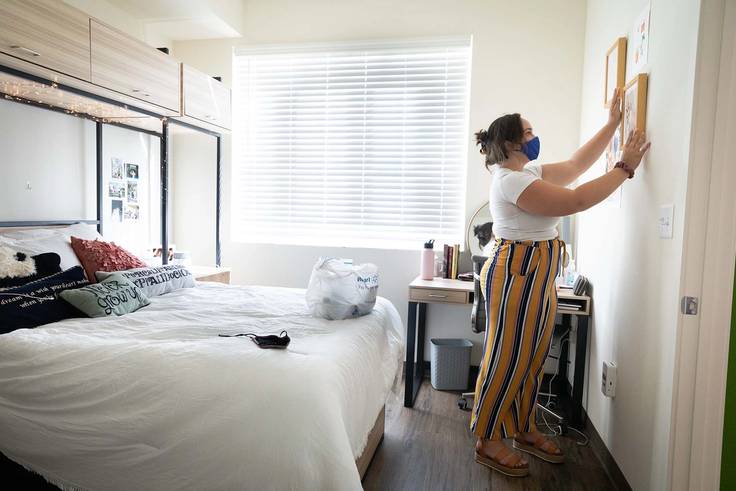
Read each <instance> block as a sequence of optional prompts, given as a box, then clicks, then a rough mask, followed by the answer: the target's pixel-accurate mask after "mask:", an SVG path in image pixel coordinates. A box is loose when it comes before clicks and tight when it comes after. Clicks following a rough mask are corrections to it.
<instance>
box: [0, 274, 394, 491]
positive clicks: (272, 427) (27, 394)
mask: <svg viewBox="0 0 736 491" xmlns="http://www.w3.org/2000/svg"><path fill="white" fill-rule="evenodd" d="M282 329H286V330H287V331H288V334H289V336H290V337H291V344H290V345H289V347H288V349H287V350H264V349H260V348H258V347H257V346H256V345H255V344H254V343H253V342H251V341H250V340H249V339H248V338H246V337H236V338H232V337H230V338H225V337H219V336H218V334H236V333H248V332H252V333H256V334H278V333H279V332H280V331H281V330H282ZM400 332H401V320H400V318H399V315H398V312H397V311H396V309H395V308H394V306H393V305H392V304H391V303H390V302H389V301H387V300H386V299H384V298H381V297H379V298H378V300H377V303H376V307H375V309H374V310H373V312H372V313H371V314H369V315H367V316H364V317H360V318H357V319H350V320H342V321H328V320H324V319H317V318H314V317H312V316H310V315H309V313H308V311H307V307H306V304H305V301H304V290H301V289H290V288H276V287H249V286H230V285H220V284H215V283H198V284H197V287H196V288H188V289H182V290H178V291H175V292H173V293H170V294H167V295H163V296H160V297H155V298H153V299H152V302H151V305H149V306H148V307H146V308H144V309H141V310H139V311H137V312H134V313H132V314H128V315H126V316H124V317H112V318H104V319H86V318H85V319H69V320H65V321H61V322H56V323H53V324H49V325H47V326H43V327H39V328H36V329H21V330H17V331H14V332H11V333H9V334H5V335H2V336H0V451H1V452H2V453H3V454H5V455H6V456H7V457H9V458H10V459H11V460H14V461H15V462H17V463H19V464H21V465H23V466H24V467H26V468H28V469H30V470H32V471H34V472H37V473H39V474H41V475H42V476H44V477H45V478H46V479H47V480H49V481H50V482H52V483H54V484H56V485H57V486H59V487H62V488H64V489H95V490H96V489H156V490H167V489H198V490H204V489H259V490H262V489H274V490H276V489H278V490H286V489H310V490H311V489H320V490H337V489H340V490H349V489H361V484H360V477H359V475H358V471H357V468H356V466H355V458H356V457H358V456H359V455H360V454H361V453H362V451H363V448H364V447H365V444H366V440H367V437H368V433H369V431H370V429H371V427H372V426H373V423H374V422H375V419H376V416H377V415H378V413H379V412H380V410H381V408H382V406H383V405H384V402H385V400H386V396H387V395H388V392H389V391H390V390H391V387H392V386H393V384H394V379H395V377H396V376H397V373H398V367H399V362H400V359H401V357H402V354H403V345H402V340H401V334H400Z"/></svg>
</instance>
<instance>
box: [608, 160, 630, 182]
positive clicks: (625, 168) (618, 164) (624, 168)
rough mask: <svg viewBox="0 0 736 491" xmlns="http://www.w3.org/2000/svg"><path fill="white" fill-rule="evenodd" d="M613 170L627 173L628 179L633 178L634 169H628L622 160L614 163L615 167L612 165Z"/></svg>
mask: <svg viewBox="0 0 736 491" xmlns="http://www.w3.org/2000/svg"><path fill="white" fill-rule="evenodd" d="M613 168H614V169H623V170H625V171H626V172H628V173H629V179H631V178H632V177H634V169H632V168H631V167H629V165H628V164H627V163H626V162H624V161H623V160H619V161H618V162H616V165H614V166H613Z"/></svg>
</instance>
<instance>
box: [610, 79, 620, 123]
mask: <svg viewBox="0 0 736 491" xmlns="http://www.w3.org/2000/svg"><path fill="white" fill-rule="evenodd" d="M620 121H621V89H619V88H618V87H616V88H615V89H613V97H612V98H611V108H610V109H609V110H608V123H609V124H611V125H618V123H619V122H620Z"/></svg>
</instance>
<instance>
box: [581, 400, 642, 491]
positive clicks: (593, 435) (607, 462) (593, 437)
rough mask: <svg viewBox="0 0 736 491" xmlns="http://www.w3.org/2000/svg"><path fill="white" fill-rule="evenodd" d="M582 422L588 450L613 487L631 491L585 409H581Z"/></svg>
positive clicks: (622, 490)
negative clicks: (598, 461)
mask: <svg viewBox="0 0 736 491" xmlns="http://www.w3.org/2000/svg"><path fill="white" fill-rule="evenodd" d="M583 421H585V423H584V428H585V429H586V430H587V433H588V438H589V439H590V443H589V444H590V448H591V449H592V450H593V453H594V454H595V456H596V457H598V460H600V461H601V464H602V465H603V469H605V471H606V474H608V477H609V478H610V479H611V481H612V482H613V485H614V486H616V489H618V490H620V491H631V486H630V485H629V482H628V481H627V480H626V477H625V476H624V473H623V472H621V469H620V468H619V466H618V464H617V463H616V459H614V458H613V455H611V452H609V451H608V447H606V444H605V443H603V440H602V439H601V436H600V435H599V434H598V430H596V429H595V425H593V422H592V421H591V420H590V418H589V417H588V413H587V412H586V411H585V409H583Z"/></svg>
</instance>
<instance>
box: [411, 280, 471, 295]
mask: <svg viewBox="0 0 736 491" xmlns="http://www.w3.org/2000/svg"><path fill="white" fill-rule="evenodd" d="M409 288H437V289H441V290H455V291H462V292H472V291H473V290H474V286H473V282H472V281H462V280H448V279H447V278H440V277H439V276H437V277H435V278H434V279H432V280H423V279H422V278H420V277H419V276H417V277H416V278H414V281H412V282H411V283H410V284H409Z"/></svg>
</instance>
